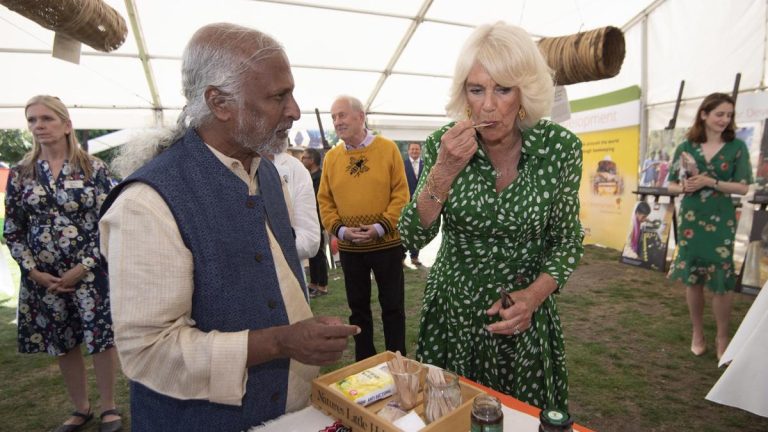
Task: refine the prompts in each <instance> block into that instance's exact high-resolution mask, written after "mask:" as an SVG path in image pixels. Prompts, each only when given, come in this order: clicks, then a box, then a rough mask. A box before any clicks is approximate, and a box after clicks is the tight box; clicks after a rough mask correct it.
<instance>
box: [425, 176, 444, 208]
mask: <svg viewBox="0 0 768 432" xmlns="http://www.w3.org/2000/svg"><path fill="white" fill-rule="evenodd" d="M430 183H431V182H430V181H429V179H427V195H428V196H429V199H431V200H432V201H434V202H436V203H438V204H440V205H443V201H442V200H441V199H440V198H439V197H438V196H437V195H435V194H434V192H432V186H431V185H430Z"/></svg>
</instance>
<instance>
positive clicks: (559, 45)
mask: <svg viewBox="0 0 768 432" xmlns="http://www.w3.org/2000/svg"><path fill="white" fill-rule="evenodd" d="M538 44H539V50H540V51H541V53H542V54H543V55H544V58H545V59H546V60H547V63H548V64H549V67H551V68H552V69H554V71H555V84H557V85H568V84H575V83H580V82H586V81H595V80H601V79H604V78H611V77H613V76H616V75H617V74H618V73H619V71H620V70H621V64H622V63H623V62H624V54H625V51H624V33H622V31H621V30H620V29H618V28H616V27H601V28H599V29H595V30H590V31H586V32H581V33H575V34H572V35H568V36H561V37H553V38H542V39H540V40H539V42H538Z"/></svg>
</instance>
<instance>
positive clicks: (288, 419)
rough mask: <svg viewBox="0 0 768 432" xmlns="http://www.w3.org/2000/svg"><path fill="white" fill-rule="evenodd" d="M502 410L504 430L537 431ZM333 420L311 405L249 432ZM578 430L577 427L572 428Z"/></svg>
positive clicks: (308, 430) (529, 420)
mask: <svg viewBox="0 0 768 432" xmlns="http://www.w3.org/2000/svg"><path fill="white" fill-rule="evenodd" d="M501 408H502V410H503V411H504V430H505V431H515V432H537V431H538V430H539V419H538V418H537V417H533V416H531V415H528V414H526V413H524V412H520V411H516V410H513V409H511V408H508V407H506V406H502V407H501ZM334 421H335V420H334V419H333V418H331V417H329V416H327V415H325V414H324V413H323V412H322V411H320V410H318V409H317V408H315V407H313V406H308V407H307V408H304V409H303V410H301V411H297V412H295V413H291V414H286V415H284V416H282V417H280V418H278V419H275V420H274V421H271V422H269V423H267V424H265V425H263V426H257V427H254V428H251V429H250V431H249V432H317V431H319V430H322V429H323V428H325V427H327V426H330V425H332V424H333V422H334ZM574 430H576V431H578V430H579V429H578V428H574Z"/></svg>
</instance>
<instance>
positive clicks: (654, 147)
mask: <svg viewBox="0 0 768 432" xmlns="http://www.w3.org/2000/svg"><path fill="white" fill-rule="evenodd" d="M687 130H688V129H687V128H676V129H661V130H655V131H651V132H650V133H649V134H648V146H647V149H646V151H645V155H644V157H643V158H642V161H643V162H642V163H641V164H640V174H639V179H638V192H645V193H666V192H667V175H668V174H669V167H670V166H671V165H672V159H673V158H674V156H675V148H677V145H678V144H680V143H681V142H683V140H685V133H686V132H687Z"/></svg>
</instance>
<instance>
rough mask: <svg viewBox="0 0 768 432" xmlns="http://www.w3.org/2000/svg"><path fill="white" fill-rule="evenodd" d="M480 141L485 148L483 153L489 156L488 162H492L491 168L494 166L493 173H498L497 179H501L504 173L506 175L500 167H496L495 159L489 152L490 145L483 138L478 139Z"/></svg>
mask: <svg viewBox="0 0 768 432" xmlns="http://www.w3.org/2000/svg"><path fill="white" fill-rule="evenodd" d="M478 142H479V143H480V146H481V147H482V148H483V153H485V157H487V158H488V162H490V163H491V168H493V173H494V174H495V175H496V180H498V179H500V178H501V176H502V175H504V174H503V173H502V172H501V170H500V169H498V168H496V166H495V165H494V164H493V161H492V160H491V155H490V153H488V147H486V146H485V143H484V142H483V140H482V139H480V140H478Z"/></svg>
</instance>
